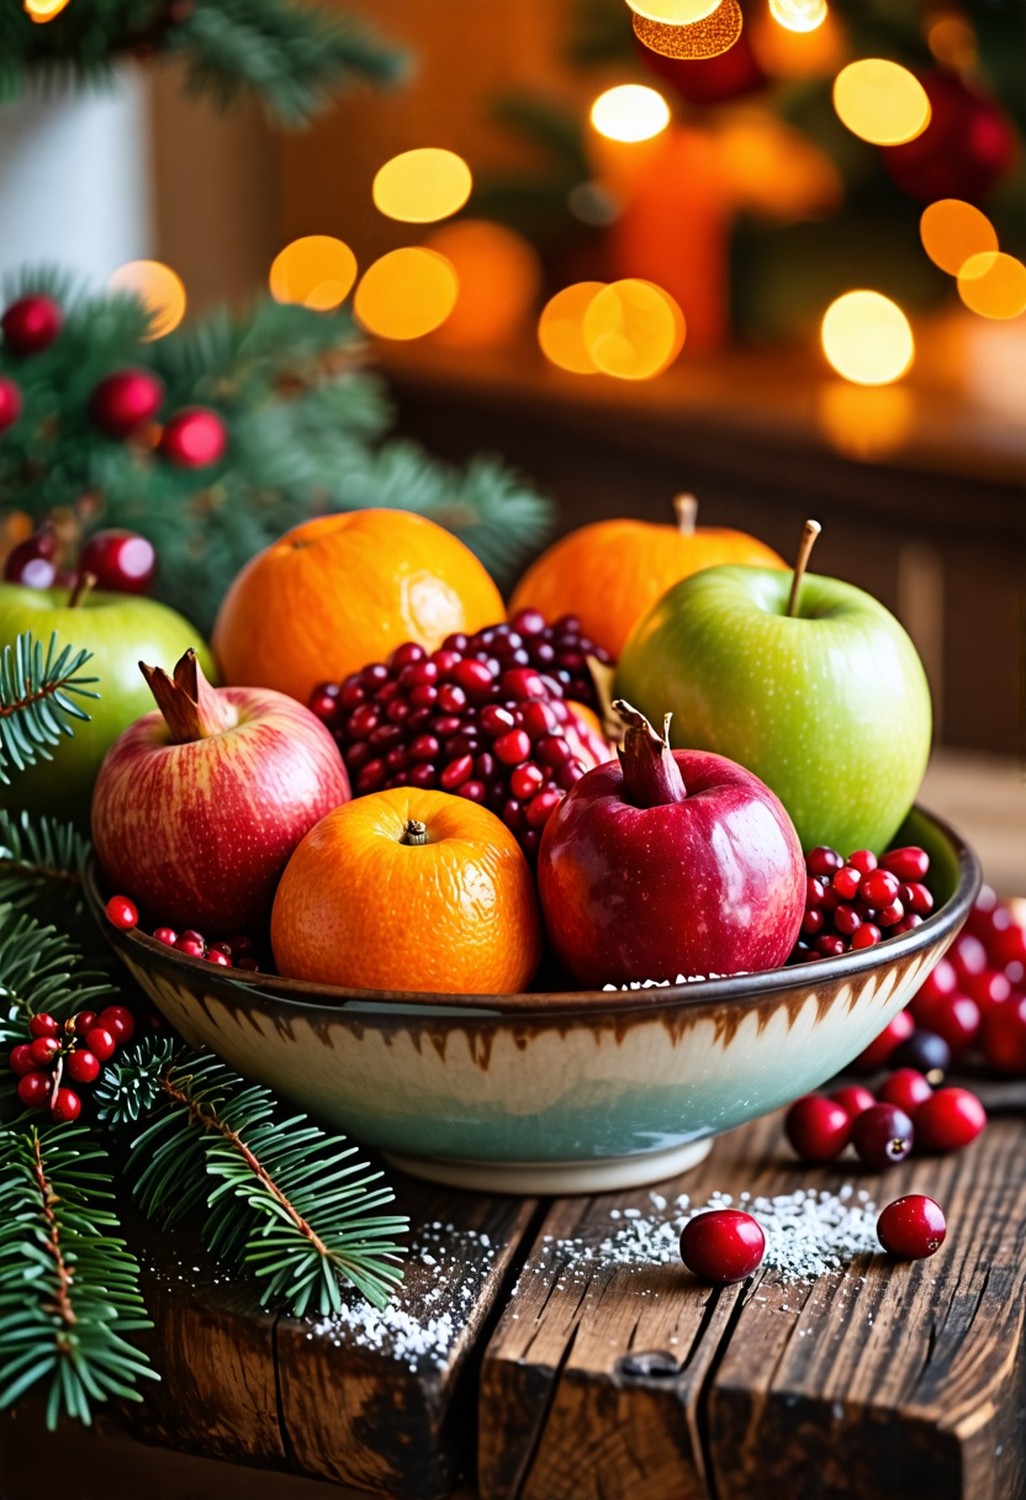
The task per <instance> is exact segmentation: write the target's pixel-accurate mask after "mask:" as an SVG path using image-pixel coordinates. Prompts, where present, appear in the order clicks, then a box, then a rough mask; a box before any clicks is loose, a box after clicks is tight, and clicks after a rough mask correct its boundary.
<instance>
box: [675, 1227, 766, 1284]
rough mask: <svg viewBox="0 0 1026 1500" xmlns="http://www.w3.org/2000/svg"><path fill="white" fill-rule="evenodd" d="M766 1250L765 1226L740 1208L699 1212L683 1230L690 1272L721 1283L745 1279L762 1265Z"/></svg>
mask: <svg viewBox="0 0 1026 1500" xmlns="http://www.w3.org/2000/svg"><path fill="white" fill-rule="evenodd" d="M765 1253H766V1236H765V1234H763V1231H762V1226H761V1225H760V1224H759V1222H758V1220H757V1219H753V1218H752V1216H751V1214H746V1213H742V1212H741V1210H740V1209H737V1208H714V1209H710V1210H709V1211H708V1212H706V1213H701V1214H696V1215H695V1217H694V1218H693V1219H689V1220H688V1222H687V1223H686V1224H685V1225H684V1228H683V1230H682V1231H681V1236H680V1258H681V1260H682V1261H683V1262H684V1264H685V1265H686V1266H687V1268H688V1270H689V1271H693V1272H694V1274H695V1275H696V1276H700V1277H701V1278H702V1280H703V1281H711V1282H713V1283H715V1284H716V1285H717V1286H728V1285H729V1284H730V1283H731V1282H734V1281H744V1279H745V1277H746V1276H751V1274H752V1272H753V1271H755V1270H757V1269H758V1267H759V1266H760V1265H761V1264H762V1257H763V1256H764V1255H765Z"/></svg>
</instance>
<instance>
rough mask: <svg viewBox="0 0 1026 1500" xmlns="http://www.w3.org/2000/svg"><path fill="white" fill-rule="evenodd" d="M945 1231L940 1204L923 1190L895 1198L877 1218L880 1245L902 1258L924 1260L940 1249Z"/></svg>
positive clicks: (890, 1253) (946, 1230) (945, 1226)
mask: <svg viewBox="0 0 1026 1500" xmlns="http://www.w3.org/2000/svg"><path fill="white" fill-rule="evenodd" d="M947 1232H948V1226H947V1224H946V1223H945V1222H944V1214H943V1212H942V1211H941V1207H940V1204H939V1203H935V1202H934V1201H933V1199H932V1198H927V1197H925V1196H924V1195H923V1194H922V1193H908V1194H907V1195H906V1196H905V1197H904V1198H895V1200H894V1202H893V1203H888V1205H887V1207H886V1208H885V1209H884V1211H883V1213H882V1214H881V1215H880V1217H879V1218H878V1219H877V1221H876V1233H877V1238H878V1239H879V1241H880V1243H881V1245H882V1246H883V1247H884V1249H885V1250H886V1251H887V1253H888V1255H895V1256H897V1257H899V1258H900V1259H901V1260H925V1259H926V1258H927V1256H930V1255H933V1254H934V1252H935V1251H937V1250H939V1249H940V1247H941V1246H942V1245H943V1243H944V1236H945V1235H946V1234H947Z"/></svg>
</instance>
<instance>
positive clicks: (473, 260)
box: [425, 219, 542, 349]
mask: <svg viewBox="0 0 1026 1500" xmlns="http://www.w3.org/2000/svg"><path fill="white" fill-rule="evenodd" d="M425 244H426V245H427V247H428V249H429V250H435V251H437V252H438V254H439V255H442V256H444V257H445V259H446V260H447V261H448V262H449V264H450V265H451V266H452V267H453V269H454V270H455V272H456V277H457V280H458V282H459V296H458V297H457V299H456V305H455V307H454V308H453V310H452V312H451V313H450V314H449V316H448V318H446V320H445V322H444V323H443V324H442V326H441V327H440V328H439V329H438V332H437V333H436V335H435V338H436V339H437V341H438V342H439V343H440V344H445V345H447V346H448V347H449V348H451V349H494V348H496V347H498V346H499V345H502V344H506V343H509V342H510V340H511V339H513V338H514V337H515V336H516V335H517V334H518V333H519V332H520V331H521V330H522V329H523V328H524V327H525V326H527V325H528V322H529V319H530V317H531V314H532V312H533V309H534V303H535V299H536V297H537V296H538V289H539V287H540V286H541V277H542V271H541V262H540V260H539V259H538V252H537V251H536V250H535V248H534V246H533V245H532V244H530V243H529V241H527V240H525V239H524V238H523V236H522V235H519V234H516V233H514V231H513V230H512V229H505V228H504V227H503V226H502V225H501V224H492V223H490V222H489V221H487V220H485V219H461V220H460V221H459V222H458V223H456V224H446V225H444V226H443V228H441V229H436V230H435V232H434V234H432V235H431V236H430V237H429V238H428V239H427V240H426V241H425Z"/></svg>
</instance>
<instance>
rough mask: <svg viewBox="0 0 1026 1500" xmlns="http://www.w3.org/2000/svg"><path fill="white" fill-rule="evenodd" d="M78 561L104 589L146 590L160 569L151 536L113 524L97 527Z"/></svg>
mask: <svg viewBox="0 0 1026 1500" xmlns="http://www.w3.org/2000/svg"><path fill="white" fill-rule="evenodd" d="M78 565H79V567H80V568H81V570H82V572H83V573H92V574H93V575H94V576H95V578H96V582H97V585H98V586H99V587H100V588H101V589H109V590H111V591H112V592H113V593H116V594H144V593H145V592H146V590H147V589H148V588H149V586H150V584H151V583H152V582H153V579H154V577H155V575H156V572H157V549H156V548H155V547H154V545H153V543H152V542H151V541H150V540H149V538H148V537H145V536H140V535H139V534H138V532H135V531H122V530H120V529H118V528H115V527H111V528H109V529H108V530H106V531H97V532H94V534H93V535H92V536H91V537H90V538H89V540H88V542H86V544H85V546H84V547H83V548H82V555H81V556H80V558H79V560H78Z"/></svg>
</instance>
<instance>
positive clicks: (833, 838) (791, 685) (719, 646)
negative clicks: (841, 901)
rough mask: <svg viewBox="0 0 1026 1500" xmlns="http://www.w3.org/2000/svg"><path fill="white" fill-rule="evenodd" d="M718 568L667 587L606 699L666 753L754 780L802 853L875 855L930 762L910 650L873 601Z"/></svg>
mask: <svg viewBox="0 0 1026 1500" xmlns="http://www.w3.org/2000/svg"><path fill="white" fill-rule="evenodd" d="M791 582H792V577H791V574H789V573H782V572H777V571H771V570H769V569H763V568H746V567H720V568H709V569H707V570H706V571H705V572H702V573H696V574H694V575H692V577H690V578H686V579H685V580H684V581H683V582H682V583H679V584H677V585H676V586H675V587H674V588H672V589H670V590H669V592H668V593H666V594H665V595H664V596H663V597H662V599H660V600H659V601H658V602H657V603H656V604H655V605H654V606H653V608H652V609H651V610H650V612H649V613H648V614H647V615H646V616H645V617H644V618H643V619H642V620H641V621H639V623H638V625H637V626H636V627H635V629H634V630H633V632H632V633H631V635H630V637H629V638H628V640H627V643H626V645H625V647H624V651H623V656H622V657H621V660H620V664H619V667H618V669H617V674H616V694H617V696H618V697H622V698H627V699H628V700H629V701H630V702H631V703H633V704H635V705H636V706H637V707H638V708H640V709H641V710H642V711H643V712H644V713H645V714H646V715H647V716H648V717H649V718H650V719H651V720H652V721H653V722H654V723H658V722H659V721H660V720H661V718H662V716H663V714H664V713H667V712H672V714H673V723H672V726H671V739H672V743H673V745H674V746H675V747H680V748H687V747H692V748H696V749H702V750H715V751H717V752H718V753H719V754H721V755H726V756H729V757H730V759H731V760H736V761H739V762H740V763H741V764H742V765H744V766H747V768H748V769H749V770H750V771H754V772H755V774H756V775H757V776H759V777H761V778H762V780H763V781H765V782H766V783H767V785H768V786H770V787H771V788H772V789H773V791H774V792H776V794H777V796H778V797H779V798H780V800H781V801H782V802H783V804H784V806H785V807H786V808H787V810H788V812H789V813H790V815H791V818H792V819H793V821H794V824H795V826H796V828H797V830H798V836H799V838H800V839H801V843H802V847H803V849H806V850H808V849H811V848H813V847H815V846H816V845H818V844H828V845H830V846H832V847H833V848H835V849H838V850H839V851H840V852H841V853H842V854H844V855H848V854H850V853H851V852H852V851H853V850H855V849H862V848H868V849H873V850H876V851H878V850H880V849H882V848H884V847H885V846H886V845H887V843H888V841H889V840H890V839H891V838H892V837H893V835H894V834H895V832H896V831H897V829H898V827H899V826H900V824H901V822H902V820H903V818H904V817H905V815H906V813H907V812H908V811H909V809H910V807H911V806H912V804H913V802H914V801H915V797H916V793H917V792H918V790H919V786H920V783H921V782H922V778H923V773H924V771H925V770H926V763H927V759H928V757H929V753H930V736H931V727H932V716H931V707H930V689H929V686H928V684H927V680H926V674H925V672H924V671H923V666H922V663H921V662H920V660H919V656H918V653H917V652H916V649H915V646H914V645H913V644H912V641H911V640H910V639H909V637H908V635H907V634H906V632H905V630H904V629H903V628H902V626H901V625H900V624H899V622H898V621H897V620H896V619H895V618H894V616H893V615H892V614H891V613H890V611H889V610H887V609H885V608H884V606H883V605H882V604H880V603H879V601H878V600H876V599H874V598H873V597H872V595H870V594H867V593H865V592H863V590H862V589H858V588H855V587H854V586H853V585H852V584H849V583H843V582H841V581H839V580H838V579H836V578H826V577H822V576H819V575H817V574H805V576H804V578H802V580H801V587H800V590H799V592H798V598H797V604H796V608H795V612H794V614H793V615H789V614H788V613H787V610H788V602H789V594H790V590H791Z"/></svg>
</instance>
